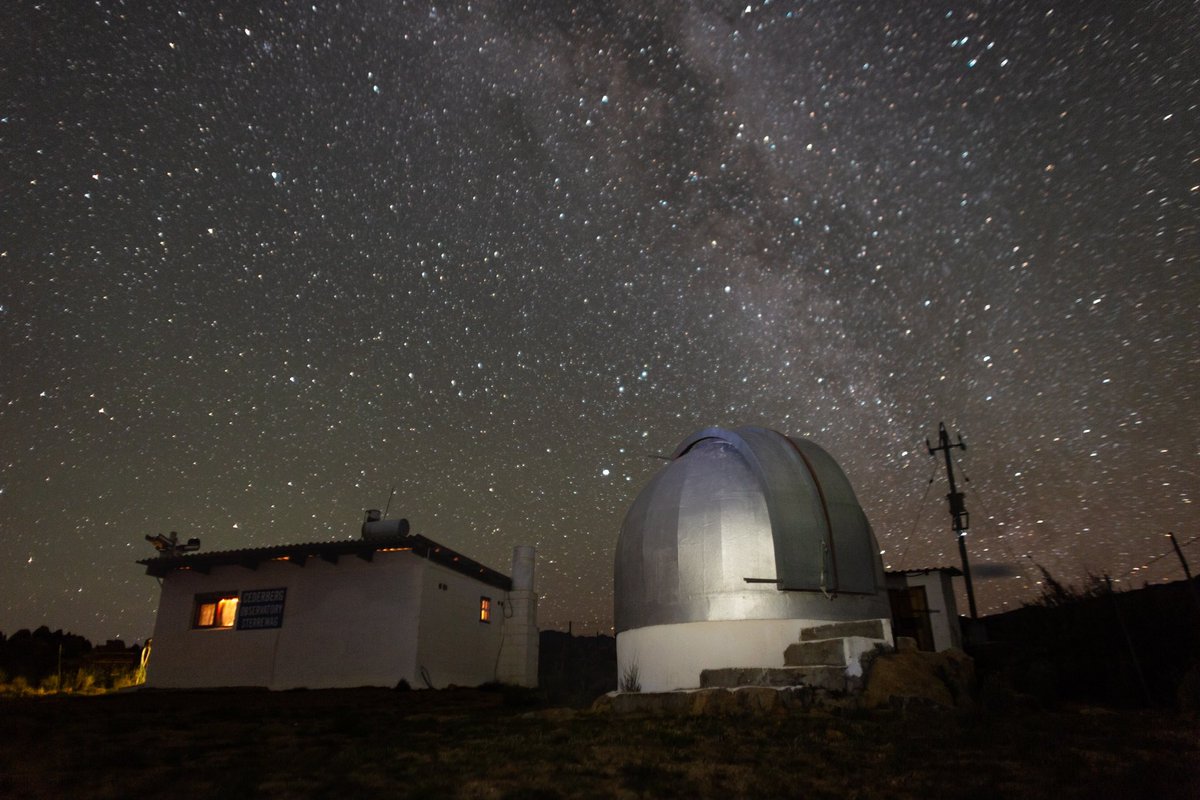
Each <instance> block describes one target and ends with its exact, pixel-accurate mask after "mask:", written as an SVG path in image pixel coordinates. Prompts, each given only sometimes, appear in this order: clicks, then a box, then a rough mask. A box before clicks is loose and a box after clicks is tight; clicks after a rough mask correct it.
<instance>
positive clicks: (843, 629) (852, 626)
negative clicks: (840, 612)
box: [800, 619, 888, 642]
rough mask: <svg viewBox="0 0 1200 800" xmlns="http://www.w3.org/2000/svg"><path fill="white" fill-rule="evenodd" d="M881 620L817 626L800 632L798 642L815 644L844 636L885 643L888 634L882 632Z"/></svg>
mask: <svg viewBox="0 0 1200 800" xmlns="http://www.w3.org/2000/svg"><path fill="white" fill-rule="evenodd" d="M883 625H884V622H883V620H881V619H858V620H853V621H851V622H831V623H829V624H827V625H817V626H815V627H812V628H805V629H804V630H802V631H800V641H802V642H815V641H818V640H820V639H840V638H843V637H845V636H863V637H866V638H868V639H882V640H883V641H887V639H888V634H887V631H886V630H884V627H883Z"/></svg>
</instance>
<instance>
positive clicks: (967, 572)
mask: <svg viewBox="0 0 1200 800" xmlns="http://www.w3.org/2000/svg"><path fill="white" fill-rule="evenodd" d="M925 447H926V448H928V450H929V455H931V456H936V454H937V453H939V452H941V453H942V454H943V455H945V457H946V478H947V479H948V480H949V481H950V494H948V495H946V500H948V501H949V502H950V516H951V517H953V518H954V535H955V538H957V539H958V554H959V556H960V557H961V559H962V572H963V580H964V581H965V582H966V584H967V605H968V606H969V607H970V609H971V619H977V618H978V616H979V615H978V612H977V611H976V610H975V586H974V584H972V583H971V565H970V562H969V561H968V560H967V529H968V528H970V527H971V515H970V514H968V513H967V505H966V502H965V501H964V500H963V493H962V492H960V491H959V490H958V484H957V483H955V481H954V463H953V462H952V461H951V460H950V451H951V450H953V449H955V448H958V449H960V450H966V449H967V446H966V445H965V444H963V440H962V434H959V436H958V442H957V443H953V444H952V443H951V442H950V434H948V433H946V423H944V422H940V423H938V446H937V447H934V446H933V445H932V444H930V443H929V440H928V439H926V440H925Z"/></svg>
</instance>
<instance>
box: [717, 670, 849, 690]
mask: <svg viewBox="0 0 1200 800" xmlns="http://www.w3.org/2000/svg"><path fill="white" fill-rule="evenodd" d="M858 684H859V681H857V680H856V679H855V678H853V677H850V676H847V675H846V669H845V668H844V667H724V668H721V669H706V670H702V671H701V672H700V688H702V689H736V688H739V687H742V686H767V687H772V688H783V687H786V686H812V687H815V688H817V689H826V690H829V691H835V692H844V691H848V690H850V689H856V688H858Z"/></svg>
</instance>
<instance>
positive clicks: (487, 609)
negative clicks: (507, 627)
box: [479, 597, 492, 622]
mask: <svg viewBox="0 0 1200 800" xmlns="http://www.w3.org/2000/svg"><path fill="white" fill-rule="evenodd" d="M479 621H480V622H491V621H492V598H490V597H481V598H479Z"/></svg>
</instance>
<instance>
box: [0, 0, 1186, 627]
mask: <svg viewBox="0 0 1200 800" xmlns="http://www.w3.org/2000/svg"><path fill="white" fill-rule="evenodd" d="M144 5H153V6H155V8H153V9H149V10H148V9H145V8H143V7H142V6H144ZM172 6H173V7H172ZM0 52H2V53H3V56H0V86H3V91H2V92H0V204H2V205H0V208H2V209H3V210H2V212H0V630H2V631H5V632H8V633H11V632H13V631H15V630H16V629H18V628H22V627H35V626H37V625H40V624H47V625H49V626H50V627H51V628H52V629H53V628H65V629H68V630H71V631H74V632H76V633H79V634H82V635H85V636H88V637H90V638H93V639H104V638H108V637H116V636H122V637H124V638H125V639H126V640H143V639H144V638H145V637H146V636H148V635H150V633H151V632H152V628H153V621H154V613H155V608H156V604H157V595H158V586H157V584H156V582H155V581H154V580H153V579H152V578H150V577H147V576H146V575H145V574H144V569H143V568H142V567H140V566H138V565H136V564H135V563H134V561H135V560H136V559H138V558H144V557H147V556H151V555H153V552H154V551H153V550H152V549H151V547H150V546H149V545H148V544H147V543H146V542H145V541H144V538H143V537H144V536H145V535H146V534H155V533H166V532H167V531H170V530H176V531H178V532H179V534H180V536H181V537H182V538H188V537H192V536H196V537H200V538H201V539H202V540H203V545H204V550H216V549H230V548H238V547H247V546H264V545H269V544H282V543H291V542H304V541H316V540H327V539H336V538H351V537H357V536H358V530H359V525H360V522H361V519H362V510H363V509H364V508H369V507H383V506H384V505H385V504H386V503H387V502H388V498H389V495H390V493H391V490H392V487H395V489H396V495H395V499H394V501H393V502H392V510H391V516H405V517H407V518H409V519H410V520H411V522H412V524H413V529H414V531H415V532H418V533H422V534H424V535H426V536H428V537H430V538H432V539H434V540H436V541H439V542H442V543H443V544H446V545H448V546H450V547H452V548H455V549H458V550H460V551H462V552H464V553H465V554H467V555H469V556H471V557H473V558H476V559H478V560H480V561H482V562H484V563H486V564H489V565H490V566H494V567H496V568H498V569H500V570H501V571H503V572H507V571H508V569H509V559H510V555H511V548H512V546H513V545H516V544H522V543H529V544H534V545H536V546H537V548H538V552H539V563H538V569H539V589H540V592H541V595H542V600H541V606H540V621H541V625H542V627H544V628H554V627H557V628H562V629H565V628H566V626H567V623H568V621H572V622H573V623H574V630H575V632H577V633H580V632H587V633H591V632H594V631H597V630H599V631H605V632H607V631H608V630H610V627H611V624H612V556H613V551H614V546H615V543H616V538H617V533H618V531H619V528H620V523H621V519H622V517H623V515H624V513H625V510H626V509H627V507H628V506H629V504H630V503H631V502H632V500H633V498H634V497H635V495H636V493H637V492H638V491H639V490H640V489H641V488H642V487H643V486H644V485H645V483H646V482H647V481H648V480H649V479H650V477H651V476H652V475H653V474H654V472H655V471H656V470H657V469H659V468H660V467H661V466H662V463H663V462H662V461H660V460H657V459H655V458H654V457H653V456H655V455H663V454H669V453H670V452H671V451H672V450H673V449H674V448H675V446H676V445H677V444H678V442H679V441H680V440H681V439H682V438H684V437H685V436H686V435H687V434H689V433H691V432H692V431H694V430H696V429H698V428H701V427H705V426H709V425H721V426H726V427H731V426H736V425H742V424H762V425H766V426H768V427H772V428H776V429H778V430H781V431H784V432H787V433H789V434H792V435H797V436H803V437H808V438H811V439H813V440H815V441H816V442H818V443H819V444H821V445H822V446H824V447H825V448H826V449H827V450H829V451H830V452H831V453H832V454H833V455H834V456H835V457H836V458H837V459H838V460H839V462H840V463H841V464H842V466H843V468H844V469H845V471H846V472H847V474H848V475H849V477H850V479H851V481H852V483H853V484H854V486H855V488H856V490H857V492H858V495H859V498H860V500H861V501H862V503H863V506H864V508H865V509H866V511H867V514H868V516H869V517H870V518H871V520H872V522H873V524H874V526H875V529H876V531H877V533H878V535H879V538H880V544H881V547H882V548H884V550H885V553H884V560H885V563H886V564H888V565H889V566H890V567H906V568H911V567H924V566H934V565H943V564H946V565H949V564H956V563H957V560H958V556H957V548H956V545H955V542H954V537H953V534H952V533H951V531H950V517H949V514H948V513H947V511H946V506H945V499H944V497H943V496H944V494H945V492H946V487H945V483H944V475H943V473H942V472H940V471H938V470H939V469H940V467H939V462H938V461H936V460H935V459H933V458H931V457H930V456H929V454H928V453H927V452H926V450H925V449H924V440H925V437H926V436H934V435H935V434H936V431H937V424H938V422H939V421H941V420H945V422H946V424H947V426H948V427H949V428H950V429H951V431H952V432H954V433H957V432H960V431H961V433H962V434H963V436H964V438H965V440H966V442H967V445H968V449H967V450H966V451H965V452H961V453H959V452H956V456H955V457H956V459H957V466H958V467H960V468H961V469H963V470H965V471H966V474H967V475H968V476H969V477H970V479H971V482H970V483H969V484H967V486H966V495H967V498H966V499H967V506H968V509H969V510H970V511H971V517H972V529H971V537H970V539H969V541H970V548H971V555H972V558H973V563H974V564H976V565H978V567H977V568H978V570H979V572H980V573H981V576H980V580H979V582H978V583H977V593H978V595H979V601H980V608H981V611H987V612H991V611H997V610H1000V609H1002V608H1011V607H1015V606H1018V605H1019V604H1020V603H1021V602H1022V601H1023V600H1027V599H1029V598H1031V597H1033V596H1036V594H1037V592H1038V591H1039V587H1038V586H1037V585H1036V583H1035V581H1036V580H1037V579H1038V578H1039V574H1038V572H1037V569H1036V567H1035V566H1034V562H1036V563H1038V564H1042V565H1044V566H1045V567H1046V568H1048V569H1049V570H1050V571H1051V572H1052V573H1053V574H1054V575H1055V576H1056V577H1058V578H1060V579H1062V580H1064V581H1066V582H1076V583H1078V582H1080V581H1082V580H1083V579H1084V577H1085V576H1086V574H1087V573H1088V572H1089V571H1091V572H1093V573H1102V572H1108V573H1109V574H1111V575H1113V576H1114V577H1120V578H1121V579H1122V582H1121V584H1120V585H1121V586H1123V587H1126V588H1132V587H1136V586H1141V585H1142V583H1143V582H1144V581H1163V580H1174V579H1178V578H1180V577H1182V571H1181V569H1180V567H1179V563H1178V561H1177V559H1175V557H1174V555H1171V556H1170V557H1168V558H1159V559H1158V560H1156V561H1153V563H1150V565H1149V567H1147V568H1145V569H1141V568H1140V567H1142V565H1145V564H1147V563H1148V562H1150V561H1151V559H1154V558H1155V557H1157V556H1159V555H1160V554H1162V553H1163V552H1167V551H1169V549H1170V545H1169V542H1168V541H1167V539H1166V538H1165V533H1166V532H1167V531H1174V532H1175V533H1176V534H1177V535H1178V536H1179V538H1180V540H1181V541H1188V540H1190V539H1191V538H1192V537H1193V536H1196V535H1198V534H1200V487H1198V483H1200V403H1198V401H1200V314H1198V309H1200V123H1198V121H1197V119H1198V114H1200V15H1198V13H1197V10H1196V5H1195V4H1194V3H1192V2H1186V0H1176V1H1175V2H1160V3H1136V2H1076V3H1064V4H1053V3H1048V2H1009V3H998V2H997V3H989V2H976V3H961V2H951V3H943V4H931V3H928V2H909V3H903V2H897V3H860V4H850V3H842V2H768V3H759V2H755V3H753V4H751V5H746V3H745V2H740V3H724V4H723V3H697V4H695V5H690V6H685V4H683V3H673V2H672V3H667V2H664V3H661V4H660V7H658V8H655V5H654V4H653V3H650V2H633V0H630V2H625V3H616V4H609V3H594V4H588V3H569V2H559V0H545V2H540V3H539V2H531V3H525V4H519V3H507V2H479V3H471V4H469V5H468V4H466V3H451V4H447V5H442V4H437V5H431V4H426V3H415V4H412V3H399V2H390V1H389V0H363V1H362V2H359V1H358V0H350V1H349V2H341V3H331V2H325V1H324V0H320V1H319V2H316V3H313V2H303V3H289V2H282V0H272V1H271V2H261V3H255V2H236V3H230V2H226V3H221V2H218V3H214V4H208V3H178V4H173V3H154V4H144V3H138V2H131V3H117V2H109V1H108V0H100V2H95V3H90V4H81V3H54V2H48V3H30V2H15V3H12V4H10V5H9V7H7V8H6V10H5V12H4V16H3V19H2V20H0ZM931 476H934V477H936V478H937V482H936V483H935V484H934V485H933V486H932V487H930V486H929V479H930V477H931ZM1185 553H1187V554H1189V556H1190V557H1191V558H1192V560H1193V561H1194V562H1200V543H1196V544H1193V545H1192V546H1190V547H1188V548H1186V549H1185ZM1197 566H1198V567H1200V563H1197Z"/></svg>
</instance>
